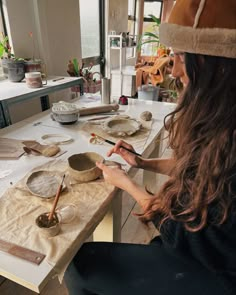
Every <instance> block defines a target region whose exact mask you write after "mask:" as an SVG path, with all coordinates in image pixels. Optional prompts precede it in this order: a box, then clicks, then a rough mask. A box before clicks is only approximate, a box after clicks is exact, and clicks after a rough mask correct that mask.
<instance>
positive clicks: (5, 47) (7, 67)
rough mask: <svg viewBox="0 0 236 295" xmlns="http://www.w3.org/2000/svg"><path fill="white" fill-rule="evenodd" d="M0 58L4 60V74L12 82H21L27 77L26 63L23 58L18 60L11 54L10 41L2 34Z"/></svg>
mask: <svg viewBox="0 0 236 295" xmlns="http://www.w3.org/2000/svg"><path fill="white" fill-rule="evenodd" d="M0 58H1V60H2V68H3V73H4V76H5V77H6V78H8V79H9V80H10V81H12V82H20V81H21V80H23V79H24V77H25V63H24V59H23V58H17V57H15V55H14V54H13V53H12V52H11V46H10V44H9V39H8V37H7V36H4V34H3V33H2V41H0Z"/></svg>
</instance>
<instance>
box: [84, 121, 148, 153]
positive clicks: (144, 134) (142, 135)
mask: <svg viewBox="0 0 236 295" xmlns="http://www.w3.org/2000/svg"><path fill="white" fill-rule="evenodd" d="M140 122H141V123H142V127H141V129H140V130H139V131H137V132H136V133H134V134H133V135H131V136H125V137H115V136H111V135H110V134H108V133H106V132H105V131H104V130H103V129H102V127H101V124H102V122H101V121H100V122H98V123H95V122H86V123H84V124H82V125H80V129H81V130H83V131H85V132H87V133H88V134H90V133H95V134H97V135H99V136H101V137H103V138H105V139H108V140H111V141H113V142H117V141H118V140H119V139H122V140H124V141H126V142H128V143H129V144H132V146H133V147H134V149H135V150H137V149H143V148H144V146H145V144H146V142H147V139H148V137H149V134H150V131H151V127H152V123H153V121H152V120H151V121H141V120H140ZM104 144H106V145H107V144H108V143H106V142H105V143H104ZM108 145H109V144H108ZM109 146H110V145H109Z"/></svg>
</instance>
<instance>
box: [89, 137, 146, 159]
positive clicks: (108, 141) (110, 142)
mask: <svg viewBox="0 0 236 295" xmlns="http://www.w3.org/2000/svg"><path fill="white" fill-rule="evenodd" d="M91 136H93V137H97V138H98V139H101V140H103V141H105V142H107V143H109V144H111V145H116V143H115V142H113V141H111V140H108V139H105V138H103V137H101V136H99V135H97V134H95V133H91ZM121 148H122V149H124V150H126V151H128V152H130V153H132V154H134V155H136V156H140V157H141V156H142V155H140V154H138V153H136V152H135V151H132V150H130V149H128V148H126V147H124V146H121Z"/></svg>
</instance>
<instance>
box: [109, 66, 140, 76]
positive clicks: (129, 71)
mask: <svg viewBox="0 0 236 295" xmlns="http://www.w3.org/2000/svg"><path fill="white" fill-rule="evenodd" d="M119 73H120V68H115V69H112V70H111V74H119ZM121 73H122V74H123V75H129V76H136V70H135V67H134V66H124V67H122V69H121Z"/></svg>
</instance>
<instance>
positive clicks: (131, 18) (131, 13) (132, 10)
mask: <svg viewBox="0 0 236 295" xmlns="http://www.w3.org/2000/svg"><path fill="white" fill-rule="evenodd" d="M136 4H137V0H129V2H128V32H129V33H130V35H135V21H136Z"/></svg>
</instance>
